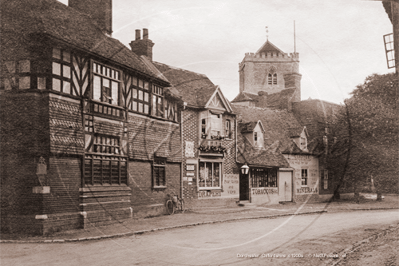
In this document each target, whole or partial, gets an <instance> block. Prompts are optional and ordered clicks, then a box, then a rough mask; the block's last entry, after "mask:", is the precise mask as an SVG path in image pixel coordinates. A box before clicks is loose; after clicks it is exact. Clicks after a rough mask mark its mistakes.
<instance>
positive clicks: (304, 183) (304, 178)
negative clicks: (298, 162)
mask: <svg viewBox="0 0 399 266" xmlns="http://www.w3.org/2000/svg"><path fill="white" fill-rule="evenodd" d="M301 177H302V181H301V185H302V186H307V185H308V169H302V172H301Z"/></svg>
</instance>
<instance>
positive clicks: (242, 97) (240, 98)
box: [231, 92, 258, 103]
mask: <svg viewBox="0 0 399 266" xmlns="http://www.w3.org/2000/svg"><path fill="white" fill-rule="evenodd" d="M257 97H258V95H257V94H252V93H247V92H240V93H239V94H238V95H237V96H236V97H235V98H234V99H233V100H232V101H231V102H232V103H235V102H246V101H254V100H255V99H256V98H257Z"/></svg>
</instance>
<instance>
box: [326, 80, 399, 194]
mask: <svg viewBox="0 0 399 266" xmlns="http://www.w3.org/2000/svg"><path fill="white" fill-rule="evenodd" d="M398 88H399V84H398V75H397V74H394V73H391V74H385V75H377V74H373V75H371V76H368V77H367V78H366V80H365V82H364V83H363V84H361V85H358V86H357V88H356V89H355V90H354V91H353V92H352V93H351V94H352V97H351V98H349V99H346V100H345V108H344V110H342V112H341V113H340V114H339V115H338V119H337V122H336V123H335V124H334V126H333V127H334V131H335V132H336V136H337V139H338V141H337V142H336V143H335V144H334V145H333V147H331V155H330V158H329V164H330V168H331V169H334V170H333V171H334V176H335V177H339V181H340V182H339V183H338V184H337V188H336V192H335V194H336V195H339V190H340V188H341V187H342V184H343V183H344V182H345V183H347V184H350V185H351V186H352V187H353V191H354V192H355V195H358V192H359V190H360V188H361V187H362V186H363V185H364V184H366V183H369V184H370V183H371V184H373V185H374V187H375V189H376V192H377V200H380V199H381V195H382V193H383V192H393V191H395V192H398V176H399V169H398V159H399V156H398V154H399V150H398V148H399V147H398V143H399V142H398V134H399V117H398V103H399V99H398Z"/></svg>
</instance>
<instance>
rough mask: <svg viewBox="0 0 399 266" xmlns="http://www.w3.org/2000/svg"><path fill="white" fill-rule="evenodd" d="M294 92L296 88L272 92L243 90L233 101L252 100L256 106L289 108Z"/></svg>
mask: <svg viewBox="0 0 399 266" xmlns="http://www.w3.org/2000/svg"><path fill="white" fill-rule="evenodd" d="M294 93H295V89H285V90H282V91H280V92H276V93H271V94H268V93H266V92H263V91H261V92H260V93H259V94H252V93H248V92H241V93H240V94H238V95H237V96H236V97H235V98H234V100H233V101H232V103H235V102H246V101H250V102H253V103H254V104H255V106H256V107H262V108H265V107H270V108H278V109H287V107H288V102H289V101H290V99H291V98H292V96H293V94H294Z"/></svg>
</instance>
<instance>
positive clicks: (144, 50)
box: [129, 29, 154, 61]
mask: <svg viewBox="0 0 399 266" xmlns="http://www.w3.org/2000/svg"><path fill="white" fill-rule="evenodd" d="M129 45H130V47H131V48H132V52H133V53H135V54H137V55H138V56H141V55H145V56H147V57H148V59H150V60H151V61H152V47H153V46H154V43H153V42H152V41H151V40H150V39H148V29H143V39H141V31H140V30H136V39H135V40H134V41H131V42H130V43H129Z"/></svg>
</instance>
